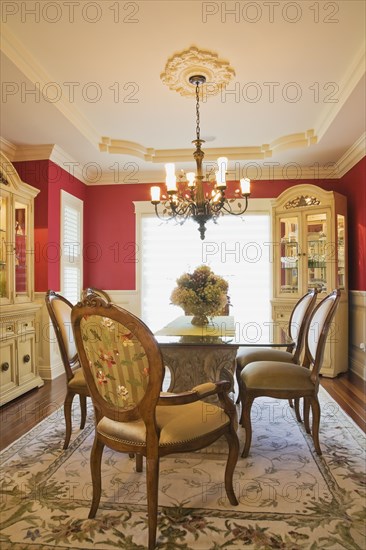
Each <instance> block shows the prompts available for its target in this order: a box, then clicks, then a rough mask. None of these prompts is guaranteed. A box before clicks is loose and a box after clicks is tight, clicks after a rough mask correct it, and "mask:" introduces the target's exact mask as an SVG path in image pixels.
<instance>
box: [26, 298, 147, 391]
mask: <svg viewBox="0 0 366 550" xmlns="http://www.w3.org/2000/svg"><path fill="white" fill-rule="evenodd" d="M107 292H108V294H109V296H110V298H111V300H112V302H113V303H115V304H117V305H118V306H120V307H122V308H124V309H127V310H128V311H131V313H133V314H134V315H137V316H139V315H140V300H139V296H138V292H137V291H136V290H107ZM45 295H46V293H45V292H36V293H35V300H36V301H37V303H39V304H40V305H41V306H42V307H41V308H40V310H39V312H38V314H37V318H36V323H37V326H36V353H37V357H38V368H39V375H40V377H41V378H43V380H54V379H55V378H57V377H58V376H60V375H61V374H63V373H64V372H65V370H64V366H63V364H62V359H61V356H60V353H59V349H58V344H57V339H56V335H55V332H54V330H53V326H52V323H51V321H50V318H49V315H48V311H47V307H46V303H45ZM70 334H71V327H70Z"/></svg>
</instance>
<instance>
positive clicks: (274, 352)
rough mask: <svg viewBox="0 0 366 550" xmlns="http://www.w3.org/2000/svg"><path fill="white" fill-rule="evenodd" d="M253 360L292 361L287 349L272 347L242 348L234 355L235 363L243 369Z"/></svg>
mask: <svg viewBox="0 0 366 550" xmlns="http://www.w3.org/2000/svg"><path fill="white" fill-rule="evenodd" d="M254 361H282V362H285V363H292V362H293V355H292V353H289V352H288V351H283V350H280V349H273V348H244V349H241V350H240V351H239V352H238V354H237V356H236V364H237V366H238V368H239V369H243V368H244V367H246V366H247V365H248V364H249V363H253V362H254Z"/></svg>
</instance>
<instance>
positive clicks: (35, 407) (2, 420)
mask: <svg viewBox="0 0 366 550" xmlns="http://www.w3.org/2000/svg"><path fill="white" fill-rule="evenodd" d="M320 384H321V385H322V386H323V387H324V389H325V390H326V391H327V392H328V393H329V394H330V395H331V397H332V398H333V399H334V400H335V401H336V402H337V403H338V405H339V406H340V407H341V408H342V409H343V410H344V411H345V412H346V413H347V414H348V415H349V416H350V417H351V418H352V419H353V420H354V422H356V424H357V425H358V426H359V427H360V428H361V429H362V430H363V431H364V432H365V433H366V389H365V388H366V384H365V381H364V380H362V379H361V378H359V377H358V376H356V375H355V374H354V373H345V374H343V375H341V376H340V377H338V378H333V379H332V378H324V377H323V378H321V380H320ZM65 393H66V380H65V376H64V375H62V376H59V377H58V378H56V379H55V380H53V381H52V382H51V381H45V384H44V386H43V387H42V388H38V389H34V390H32V391H30V392H28V393H27V394H25V395H23V396H21V397H18V398H17V399H14V401H12V402H10V403H7V404H6V405H3V406H2V407H1V408H0V449H4V448H5V447H7V446H8V445H10V444H11V443H12V442H13V441H16V440H17V439H19V438H20V437H21V436H22V435H24V434H25V433H27V432H28V431H29V430H30V429H31V428H33V427H34V426H36V425H37V424H38V423H39V422H40V421H41V420H43V419H44V418H47V416H49V415H50V414H52V413H53V412H54V411H55V410H58V409H59V408H60V407H61V406H62V405H63V402H64V399H65ZM62 422H63V419H62Z"/></svg>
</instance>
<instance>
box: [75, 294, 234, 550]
mask: <svg viewBox="0 0 366 550" xmlns="http://www.w3.org/2000/svg"><path fill="white" fill-rule="evenodd" d="M71 318H72V324H73V330H74V335H75V341H76V346H77V350H78V355H79V358H80V363H81V366H82V369H83V371H84V374H85V378H86V381H87V384H88V387H89V389H90V394H91V398H92V401H93V405H94V409H95V414H96V428H95V438H94V444H93V448H92V452H91V459H90V463H91V476H92V483H93V498H92V503H91V508H90V513H89V517H90V518H93V517H94V516H95V514H96V512H97V509H98V506H99V501H100V496H101V482H102V453H103V449H104V446H107V447H110V448H111V449H113V450H115V451H119V452H122V453H128V454H131V453H135V454H136V456H137V457H143V456H144V457H146V478H147V513H148V531H149V543H148V548H149V550H152V549H153V548H155V543H156V530H157V516H158V480H159V462H160V458H161V457H164V456H166V455H168V454H171V453H179V452H184V453H186V452H188V451H196V450H198V449H201V448H203V447H206V446H208V445H210V444H211V443H213V442H214V441H216V440H217V439H218V438H220V437H221V436H225V438H226V440H227V442H228V447H229V450H228V459H227V464H226V470H225V488H226V493H227V496H228V499H229V501H230V503H231V504H232V505H237V504H238V501H237V499H236V496H235V494H234V489H233V473H234V468H235V465H236V462H237V458H238V452H239V443H238V437H237V434H236V430H235V423H236V409H235V406H234V404H233V403H232V402H231V400H230V399H229V397H228V391H229V389H230V384H229V383H228V382H225V381H222V382H209V383H207V384H203V385H200V386H198V387H196V388H193V389H192V390H191V391H187V392H184V393H180V394H162V393H161V387H162V382H163V376H164V364H163V360H162V355H161V352H160V349H159V347H158V344H157V342H156V340H155V338H154V336H153V334H152V333H151V331H150V330H149V328H148V327H147V326H146V325H145V324H144V323H143V322H142V321H141V320H140V319H138V318H137V317H135V316H134V315H132V314H131V313H129V312H128V311H126V310H124V309H121V308H119V307H117V306H116V305H114V304H107V303H106V302H105V301H103V300H101V299H98V298H95V297H94V296H93V297H90V298H86V300H84V302H82V303H79V304H77V305H76V306H75V307H74V308H73V310H72V316H71ZM213 395H217V396H218V398H219V400H220V403H221V407H219V406H216V405H213V404H212V403H208V402H206V401H204V400H203V399H204V398H207V397H209V396H213ZM141 469H142V459H141V460H140V461H139V462H138V464H137V471H141Z"/></svg>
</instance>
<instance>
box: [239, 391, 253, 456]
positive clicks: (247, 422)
mask: <svg viewBox="0 0 366 550" xmlns="http://www.w3.org/2000/svg"><path fill="white" fill-rule="evenodd" d="M253 401H254V398H253V397H251V396H249V395H248V393H247V395H246V397H245V401H244V406H243V411H242V416H243V422H242V426H243V428H244V429H245V444H244V449H243V452H242V454H241V456H242V458H246V457H247V456H248V454H249V449H250V445H251V442H252V422H251V419H250V412H251V409H252V403H253Z"/></svg>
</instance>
